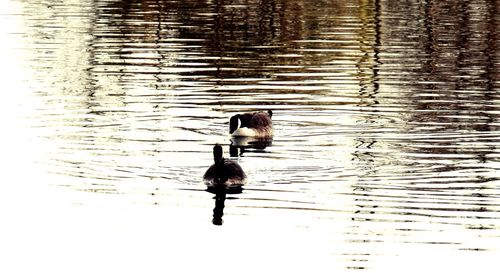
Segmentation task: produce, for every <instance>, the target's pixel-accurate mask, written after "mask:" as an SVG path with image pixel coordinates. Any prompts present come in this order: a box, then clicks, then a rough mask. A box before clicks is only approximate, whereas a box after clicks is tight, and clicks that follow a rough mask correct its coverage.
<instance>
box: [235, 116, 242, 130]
mask: <svg viewBox="0 0 500 273" xmlns="http://www.w3.org/2000/svg"><path fill="white" fill-rule="evenodd" d="M240 126H241V121H240V119H239V118H238V126H236V129H237V128H240Z"/></svg>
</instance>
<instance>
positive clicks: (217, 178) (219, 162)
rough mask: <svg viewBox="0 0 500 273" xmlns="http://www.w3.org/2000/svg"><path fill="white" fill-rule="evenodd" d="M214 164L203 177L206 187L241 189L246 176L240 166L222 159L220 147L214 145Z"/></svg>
mask: <svg viewBox="0 0 500 273" xmlns="http://www.w3.org/2000/svg"><path fill="white" fill-rule="evenodd" d="M213 153H214V164H212V166H210V167H209V168H208V170H207V171H206V172H205V174H204V175H203V180H205V184H206V185H207V186H208V187H220V186H225V187H241V186H242V185H243V184H244V181H245V179H246V174H245V172H244V171H243V169H241V167H240V165H239V164H238V163H236V162H234V161H231V160H229V159H226V158H223V157H222V154H223V151H222V146H220V145H219V144H216V145H215V146H214V148H213Z"/></svg>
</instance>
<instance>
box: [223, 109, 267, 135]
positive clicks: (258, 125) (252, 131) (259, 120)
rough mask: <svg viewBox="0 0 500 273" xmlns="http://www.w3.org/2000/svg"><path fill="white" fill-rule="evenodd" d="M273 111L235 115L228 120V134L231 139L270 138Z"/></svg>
mask: <svg viewBox="0 0 500 273" xmlns="http://www.w3.org/2000/svg"><path fill="white" fill-rule="evenodd" d="M272 116H273V111H271V110H268V111H267V113H266V112H255V113H245V114H237V115H234V116H232V117H231V119H230V120H229V134H231V135H232V136H233V137H256V138H271V137H272V136H273V123H272V120H271V117H272Z"/></svg>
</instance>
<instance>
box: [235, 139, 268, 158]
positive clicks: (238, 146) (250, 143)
mask: <svg viewBox="0 0 500 273" xmlns="http://www.w3.org/2000/svg"><path fill="white" fill-rule="evenodd" d="M272 143H273V139H272V138H254V137H233V138H231V145H230V146H229V154H230V155H231V156H232V157H237V156H240V155H242V154H243V153H245V152H247V151H249V150H253V151H254V152H263V151H264V149H266V148H267V147H268V146H271V144H272Z"/></svg>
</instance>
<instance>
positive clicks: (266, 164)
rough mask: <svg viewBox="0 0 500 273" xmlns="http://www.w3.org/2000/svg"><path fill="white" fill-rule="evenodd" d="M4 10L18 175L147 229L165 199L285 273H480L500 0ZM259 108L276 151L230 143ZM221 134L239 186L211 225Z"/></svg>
mask: <svg viewBox="0 0 500 273" xmlns="http://www.w3.org/2000/svg"><path fill="white" fill-rule="evenodd" d="M7 2H8V3H7V4H6V5H5V10H4V11H1V12H0V20H2V21H3V22H4V24H3V25H4V26H5V27H4V30H2V32H1V33H2V36H5V39H3V42H2V47H1V51H2V54H3V55H2V56H4V58H3V59H4V62H2V64H0V66H1V67H2V74H4V75H7V77H6V79H5V81H4V89H5V90H10V92H8V94H6V96H8V97H7V98H8V99H6V100H4V102H2V111H5V114H3V116H4V117H9V118H10V117H12V120H13V121H12V122H10V123H7V125H5V126H7V128H6V129H9V130H10V129H12V131H14V130H15V131H16V132H22V135H20V137H19V139H16V137H10V136H7V137H8V138H6V139H8V141H4V143H7V144H8V145H6V146H9V147H7V148H8V149H7V151H9V153H12V154H19V151H20V150H21V151H23V153H25V152H24V151H26V149H27V148H26V147H30V149H29V150H30V151H31V154H32V155H33V158H34V160H36V163H35V165H36V166H37V169H41V170H42V173H43V176H42V177H37V178H36V179H33V180H32V182H30V183H32V184H34V185H37V186H40V185H49V186H50V187H53V188H57V189H61V188H62V189H66V190H67V191H65V194H64V195H63V194H61V195H54V196H53V198H52V199H54V200H58V198H60V199H61V200H67V199H69V200H70V203H71V204H72V205H71V206H76V207H80V206H81V207H84V208H94V205H95V204H97V203H98V201H97V199H99V200H101V199H100V198H101V197H103V199H104V200H106V201H105V205H103V206H104V208H100V209H95V211H92V213H93V214H92V215H94V214H96V215H98V214H100V213H103V214H104V213H105V212H104V211H106V209H110V206H111V205H110V204H109V203H111V204H117V203H120V201H118V200H124V201H123V203H124V204H122V203H120V204H121V206H123V208H124V209H125V210H134V209H137V208H143V207H142V206H144V208H143V211H142V210H141V212H138V213H137V214H136V215H137V216H140V217H141V219H143V221H145V222H154V221H156V220H153V219H157V218H160V217H159V214H158V215H154V216H150V218H147V215H151V213H154V212H153V211H155V209H163V210H168V211H169V213H170V214H169V215H168V216H167V217H166V218H168V220H169V221H171V222H170V223H169V224H168V225H165V229H166V230H175V231H176V234H177V235H182V236H180V237H188V236H190V238H197V239H199V240H200V242H201V241H203V240H205V241H203V242H204V243H206V244H203V243H200V244H199V245H210V241H206V240H210V238H211V236H213V237H216V238H219V239H220V238H221V237H220V233H219V232H221V231H222V229H223V232H226V233H231V234H232V235H234V236H238V240H241V241H240V242H241V245H234V246H233V249H234V253H238V254H239V255H241V256H245V257H248V258H249V260H263V261H265V262H262V263H259V264H260V265H262V264H267V265H269V264H271V265H276V268H275V269H278V268H279V270H280V271H286V270H291V269H293V270H299V269H304V270H306V269H307V270H308V271H310V269H311V267H310V266H306V262H304V261H305V260H307V261H309V262H307V264H315V265H317V266H318V270H314V271H315V272H326V271H328V272H331V271H336V270H337V271H338V270H350V269H353V270H355V269H359V270H363V269H367V270H374V271H380V272H396V271H398V270H399V271H401V270H406V269H407V267H406V266H402V264H403V263H406V262H408V263H406V264H411V267H412V268H415V269H421V270H427V271H437V270H439V269H440V266H439V265H440V264H446V265H447V266H448V267H447V268H446V269H447V271H449V270H452V269H464V268H468V265H471V264H474V266H475V267H474V270H476V271H477V270H478V268H477V267H479V268H481V266H487V265H488V263H485V261H488V259H487V258H491V257H492V256H494V255H498V251H499V250H500V249H499V247H498V245H499V238H500V206H499V205H498V200H499V198H500V175H499V174H500V164H499V163H498V162H499V161H500V152H499V149H498V147H499V146H500V145H499V144H500V134H499V133H498V132H499V126H500V122H499V117H500V107H499V105H500V104H499V100H500V94H499V90H500V89H499V76H498V75H499V72H498V68H499V52H498V50H497V45H498V35H499V30H498V29H500V28H499V27H498V19H497V12H496V10H497V3H496V2H495V1H493V0H478V1H468V0H465V1H452V0H444V1H435V0H408V1H402V2H401V1H385V0H360V1H357V2H352V1H312V2H311V1H302V0H297V1H288V0H259V1H257V0H245V1H243V0H231V1H227V0H215V1H196V0H188V1H162V0H140V1H139V0H137V1H118V0H97V1H90V0H83V1H73V0H62V1H57V2H54V1H48V0H34V1H13V0H8V1H7ZM11 100H14V101H15V102H16V103H10V102H11ZM267 109H273V126H274V130H275V132H274V138H273V140H272V145H271V142H267V141H257V142H254V141H253V140H250V141H249V140H248V139H230V137H229V136H228V135H227V128H228V126H229V124H228V122H229V118H230V117H231V116H233V115H234V114H236V113H243V112H252V111H260V110H267ZM2 113H3V112H2ZM6 131H7V130H6ZM25 138H26V139H29V140H30V141H32V140H33V139H36V143H37V144H36V145H32V146H33V147H32V146H27V145H31V144H29V143H31V142H29V141H24V139H25ZM215 143H220V144H223V145H225V147H227V146H228V145H229V146H230V151H231V153H230V155H231V157H232V158H233V159H234V160H237V161H238V162H239V163H240V164H241V165H242V167H243V168H244V170H245V172H247V175H248V178H249V183H248V185H247V186H245V189H244V191H242V193H241V194H239V195H237V197H238V198H235V199H231V200H230V201H231V202H230V203H231V205H230V206H226V207H225V208H224V201H225V199H226V198H225V197H226V196H225V193H224V194H222V193H216V194H215V209H214V211H213V212H214V214H213V221H214V224H218V223H220V224H221V223H222V215H223V214H224V219H225V220H226V221H225V223H224V226H222V227H212V225H211V224H210V223H209V221H206V219H207V218H203V217H207V216H208V215H207V213H206V212H207V210H206V208H211V207H213V206H214V204H213V200H212V199H211V195H210V194H208V193H207V192H206V191H205V188H204V185H203V183H202V181H201V177H202V176H203V172H204V171H205V168H206V166H208V165H210V164H211V163H212V158H211V156H210V155H211V153H210V151H211V149H212V147H213V145H214V144H215ZM9 153H7V155H9ZM16 158H17V157H16ZM12 162H13V163H16V164H17V163H18V164H25V162H24V159H23V160H17V159H16V160H12ZM20 166H21V167H22V166H24V165H20ZM21 167H19V168H17V169H19V170H22V169H23V168H21ZM17 169H13V168H11V172H14V171H13V170H17ZM2 180H6V179H2ZM6 181H7V180H6ZM9 181H10V180H9ZM30 181H31V180H30ZM18 182H19V184H16V185H21V186H23V185H30V184H23V183H27V182H23V181H18ZM12 183H14V182H12ZM12 194H13V195H15V194H17V193H15V192H13V193H12ZM80 194H81V195H80ZM73 195H74V196H73ZM9 200H10V199H9ZM71 208H73V207H71ZM223 210H224V213H223ZM46 213H48V212H46ZM75 213H76V212H75ZM54 215H55V214H54ZM82 219H86V218H85V217H82ZM104 219H105V222H106V223H109V227H111V228H110V230H111V231H114V230H121V231H123V229H122V228H121V227H124V226H130V225H131V224H132V223H131V220H128V221H129V222H127V221H126V219H130V218H128V217H125V216H124V217H123V219H122V218H118V217H117V218H113V219H111V218H109V217H104ZM198 219H200V221H199V222H198ZM229 219H230V220H229ZM188 220H189V221H192V222H186V221H188ZM57 221H60V222H63V220H61V219H58V218H56V224H57V223H59V222H57ZM122 221H123V222H122ZM91 222H92V221H91ZM134 223H135V224H136V225H139V223H138V222H137V221H134ZM193 223H196V224H193ZM117 226H118V227H117ZM159 226H162V227H164V226H163V225H161V224H160V225H159ZM264 226H265V229H264ZM106 227H108V226H106ZM141 227H142V226H141ZM76 228H77V230H78V227H76ZM103 228H104V227H103ZM213 228H215V230H214V229H213ZM217 228H218V229H217ZM146 230H148V228H146V227H142V228H139V227H137V229H132V230H127V231H128V232H129V233H130V234H128V235H130V237H133V235H137V234H138V233H141V232H140V231H146ZM94 232H96V233H98V234H101V233H99V232H101V231H99V230H96V231H94ZM236 232H238V233H236ZM256 232H257V233H258V232H260V233H259V236H260V237H258V238H259V240H257V239H255V238H256V237H255V236H254V237H252V236H253V235H256ZM110 233H112V232H110ZM167 233H168V234H172V233H169V232H168V231H165V233H160V232H158V233H155V232H149V234H151V235H150V236H155V235H157V236H160V234H162V236H167V235H166V234H167ZM194 234H205V235H206V236H203V238H201V237H194V236H196V235H194ZM200 236H201V235H200ZM245 236H247V237H248V238H247V237H245ZM256 236H257V235H256ZM130 237H128V236H126V237H125V238H128V239H123V240H124V241H127V240H130ZM180 237H179V238H180ZM100 238H101V237H100ZM252 238H254V239H252ZM106 239H108V240H109V238H106ZM106 239H103V238H101V240H106ZM169 239H172V238H170V237H169ZM174 239H175V238H174ZM93 240H97V239H95V238H94V239H93ZM261 240H264V241H265V242H266V244H267V248H266V249H264V250H262V251H260V252H255V251H252V250H250V248H248V246H252V247H257V246H260V243H261ZM61 241H62V240H61ZM118 241H119V242H120V243H122V244H123V243H124V242H122V241H120V240H118ZM165 241H169V240H167V239H165ZM101 242H102V241H101ZM106 242H108V241H106ZM291 242H292V243H291ZM115 243H116V242H115ZM125 243H126V242H125ZM184 243H185V242H184V241H179V240H173V241H172V240H171V242H170V243H169V244H168V245H169V246H171V249H176V250H178V249H183V247H184ZM245 244H246V246H247V247H244V246H243V245H245ZM114 245H118V244H114ZM216 245H217V246H218V247H220V248H221V249H205V248H203V247H200V248H198V249H196V250H192V249H190V251H200V252H196V253H198V254H199V255H196V253H191V252H189V251H187V250H186V252H182V251H176V252H175V253H174V254H175V255H177V256H175V257H177V258H179V259H177V260H179V263H181V262H180V261H184V260H183V259H182V258H184V259H187V258H188V257H193V256H202V257H206V256H205V255H202V253H204V252H202V251H205V250H207V252H208V253H218V251H219V252H220V251H222V250H223V249H222V247H223V246H222V244H220V242H219V243H217V244H216ZM212 246H213V245H212ZM167 248H168V246H167ZM113 250H116V249H110V251H109V253H114V251H113ZM172 251H173V250H172ZM276 253H279V254H276ZM149 254H151V255H152V253H149ZM207 255H208V256H210V255H209V254H207ZM241 256H239V257H241ZM415 256H419V257H421V261H424V262H417V264H415V262H416V261H415V260H414V257H415ZM239 257H238V259H237V260H240V259H239ZM268 257H273V258H274V260H269V258H268ZM304 257H308V259H305V258H304ZM436 257H439V260H437V259H438V258H436ZM451 257H454V258H453V259H452V258H451ZM457 257H459V258H458V259H457ZM462 257H463V259H462ZM266 258H267V259H268V260H266ZM395 259H397V260H398V261H400V262H401V263H398V264H395V263H393V262H394V260H395ZM158 260H161V259H158ZM235 260H236V259H235ZM301 261H302V262H301ZM388 261H390V262H388ZM437 261H439V263H436V262H437ZM130 263H131V261H130ZM173 264H175V262H172V264H170V265H169V266H172V265H173ZM187 264H188V265H185V264H184V266H188V267H189V266H190V264H191V263H187ZM278 264H279V267H278ZM157 265H158V268H162V269H166V267H168V266H167V265H164V264H161V265H159V264H157ZM192 266H193V269H196V265H192ZM249 266H250V267H249V268H248V269H249V270H250V269H253V270H261V271H262V269H263V268H262V267H259V265H257V264H256V265H249ZM450 267H451V268H450ZM469 267H470V266H469ZM158 268H157V269H158ZM443 268H444V266H443ZM486 268H488V267H486ZM88 269H89V270H88V271H95V270H94V269H92V268H88ZM141 269H142V268H141ZM198 269H199V268H198ZM266 269H270V268H266ZM271 269H272V268H271ZM430 269H432V270H430ZM471 269H472V268H471ZM66 271H67V270H66ZM266 271H268V270H266Z"/></svg>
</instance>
